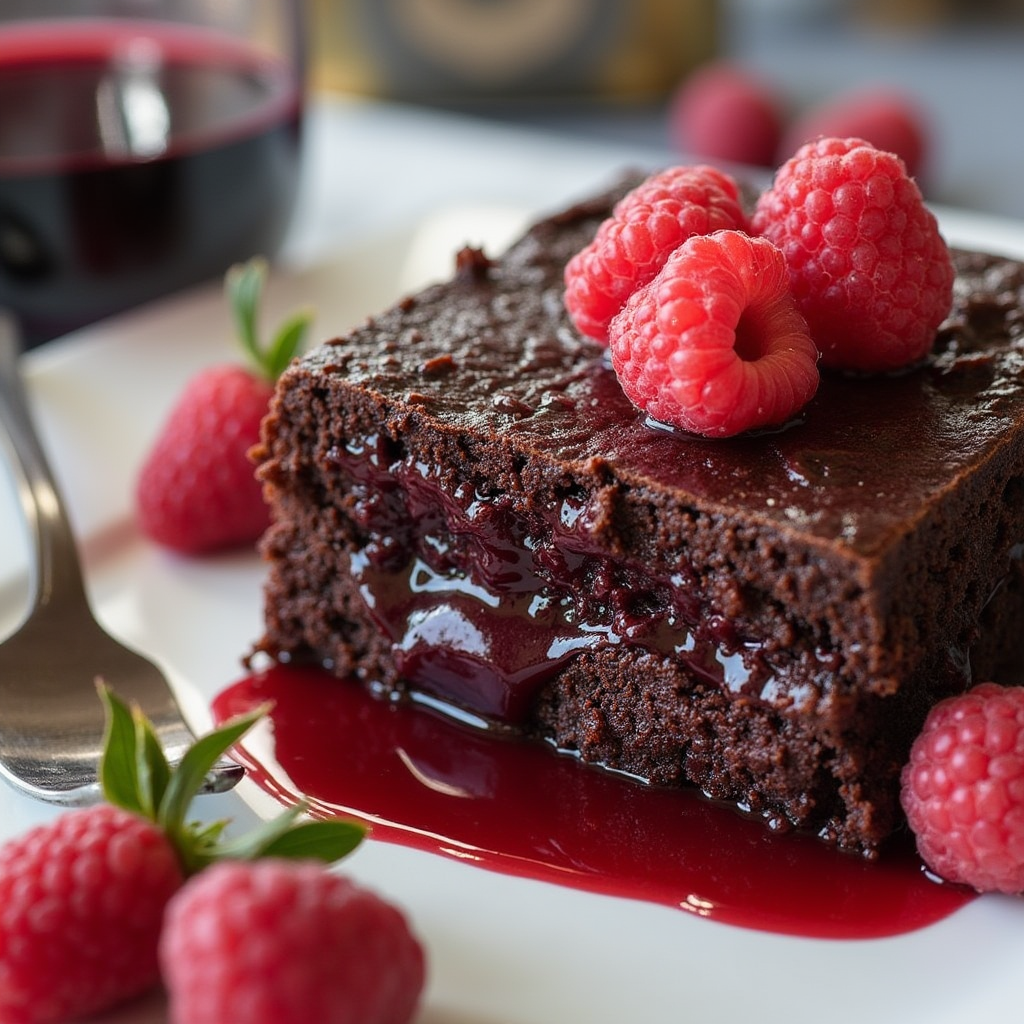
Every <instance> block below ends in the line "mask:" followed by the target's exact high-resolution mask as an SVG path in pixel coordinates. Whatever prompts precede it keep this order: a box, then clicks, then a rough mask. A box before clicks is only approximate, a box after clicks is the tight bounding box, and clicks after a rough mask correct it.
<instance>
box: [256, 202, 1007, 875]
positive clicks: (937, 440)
mask: <svg viewBox="0 0 1024 1024" xmlns="http://www.w3.org/2000/svg"><path fill="white" fill-rule="evenodd" d="M619 194H620V193H619V192H617V191H616V192H611V193H609V194H607V195H602V196H599V197H597V198H594V199H593V200H591V201H587V202H584V203H581V204H579V205H576V206H574V207H573V208H571V209H569V210H567V211H565V212H563V213H560V214H558V215H555V216H552V217H550V218H547V219H545V220H542V221H541V222H539V223H537V224H536V225H535V226H534V227H533V228H532V229H531V230H530V231H529V232H528V233H527V234H526V236H525V237H524V238H523V239H522V240H521V241H520V242H518V243H517V244H516V245H515V246H513V247H512V249H511V250H510V251H509V252H508V253H507V254H505V255H504V256H503V257H501V258H500V259H497V260H495V261H492V260H490V259H488V258H487V257H486V256H484V255H483V254H482V253H481V252H479V251H474V250H471V249H467V250H465V251H463V252H462V253H460V254H459V256H458V261H457V271H456V273H455V276H454V278H453V279H452V280H451V281H450V282H448V283H445V284H441V285H437V286H434V287H431V288H429V289H427V290H425V291H424V292H422V293H421V294H418V295H415V296H413V297H411V298H408V299H406V300H404V301H403V302H401V303H400V304H399V305H397V306H396V307H394V308H393V309H390V310H388V311H387V312H385V313H383V314H381V315H380V316H379V317H376V318H375V319H372V320H370V321H368V322H367V323H366V324H364V325H363V326H361V327H360V328H358V329H356V330H354V331H353V332H351V333H350V334H348V335H347V336H345V337H342V338H338V339H336V340H334V341H331V342H328V343H327V344H324V345H323V346H321V347H320V348H318V349H317V350H315V351H313V352H312V353H310V354H309V355H308V356H306V357H304V358H303V359H302V360H300V361H298V362H297V363H296V364H294V365H293V366H292V367H291V368H290V369H289V370H288V371H287V372H286V373H285V375H284V376H283V378H282V379H281V381H280V384H279V387H278V390H277V394H276V397H275V399H274V403H273V406H272V410H271V414H270V415H269V417H268V418H267V420H266V422H265V424H264V435H263V443H262V449H261V452H260V458H261V462H262V465H261V468H260V470H259V473H260V475H261V478H262V480H263V482H264V486H265V492H266V496H267V499H268V501H269V502H270V505H271V507H272V512H273V519H274V525H273V526H272V527H271V529H270V531H269V532H268V534H267V535H266V537H265V539H264V541H263V545H262V550H263V553H264V556H265V557H266V559H267V561H268V563H269V577H268V581H267V585H266V631H265V635H264V636H263V638H262V640H261V641H260V643H259V648H260V649H261V650H262V651H264V652H267V653H269V654H270V655H271V656H273V657H274V658H277V659H280V660H313V661H315V662H320V663H323V664H325V665H327V666H329V667H330V668H331V669H332V670H333V671H334V672H335V673H336V674H337V675H338V676H339V677H343V678H346V679H347V678H353V679H356V680H360V681H362V683H363V684H364V685H367V686H369V687H371V688H374V689H376V690H379V691H380V692H381V693H382V694H388V695H402V694H407V695H410V696H411V697H412V698H414V699H417V700H421V701H423V702H425V703H428V704H437V705H443V706H446V707H449V708H452V709H459V711H460V712H461V713H466V714H468V715H470V716H473V717H475V718H477V719H479V720H480V721H482V722H486V723H490V724H494V723H499V724H500V725H502V726H503V727H506V728H508V729H509V730H512V731H515V732H519V733H522V734H524V735H526V736H528V737H532V738H540V739H543V740H545V741H548V742H549V743H551V744H552V745H553V746H554V747H557V748H559V749H560V750H563V751H569V752H573V753H575V754H576V755H577V756H579V757H580V758H581V759H582V760H584V761H586V762H591V763H595V764H600V765H603V766H606V767H608V768H612V769H616V770H618V771H622V772H626V773H630V774H633V775H636V776H638V777H640V778H642V779H644V780H648V781H650V782H652V783H655V784H659V785H669V786H675V785H694V786H697V787H699V788H700V789H701V790H703V791H704V792H705V793H707V794H708V795H710V796H711V797H713V798H716V799H721V800H727V801H731V802H734V803H736V804H738V805H740V806H741V807H743V808H745V809H747V810H749V811H750V812H751V813H754V814H758V815H762V816H763V817H764V818H765V819H766V820H767V821H768V822H769V823H770V824H771V825H772V826H773V827H775V828H785V827H791V826H797V827H800V828H802V829H810V830H813V831H815V832H817V833H818V834H820V835H821V836H822V837H824V838H826V839H828V840H830V841H832V842H834V843H836V844H838V845H840V846H842V847H844V848H848V849H851V850H856V851H860V852H862V853H865V854H868V855H871V854H872V853H873V852H874V851H875V850H876V849H877V848H878V846H879V844H880V843H881V842H882V841H883V840H884V838H885V837H886V836H887V835H888V834H890V833H891V832H892V831H893V829H894V828H896V827H897V826H898V824H899V821H900V816H899V806H898V800H897V779H898V773H899V770H900V767H901V765H902V763H903V761H904V759H905V757H906V754H907V750H908V747H909V744H910V741H911V739H912V738H913V736H914V735H915V734H916V732H917V730H918V729H919V727H920V725H921V722H922V720H923V717H924V715H925V713H926V711H927V710H928V708H929V707H930V706H931V705H932V704H934V703H935V702H936V701H937V700H938V699H940V698H942V697H944V696H946V695H948V694H951V693H955V692H960V691H962V690H963V689H964V688H965V687H966V686H968V685H969V683H970V682H971V680H972V679H974V680H975V681H979V680H981V679H983V678H984V679H996V680H998V681H1006V680H1008V679H1009V678H1010V677H1011V675H1012V673H1013V672H1014V671H1015V668H1016V666H1015V662H1016V661H1017V660H1019V643H1018V638H1019V633H1020V630H1021V627H1022V625H1024V585H1022V568H1021V554H1022V550H1024V548H1022V545H1024V313H1022V300H1024V268H1022V266H1021V265H1019V264H1018V263H1016V262H1013V261H1011V260H1008V259H1003V258H998V257H995V256H987V255H980V254H972V253H967V252H957V253H956V254H955V262H956V266H957V272H958V278H957V284H956V292H955V304H954V309H953V311H952V313H951V315H950V317H949V318H948V320H947V322H946V323H945V324H944V325H943V327H942V328H941V330H940V332H939V335H938V337H937V338H936V343H935V348H934V353H933V356H932V358H931V359H930V360H929V362H928V363H927V364H926V365H924V366H922V367H918V368H916V369H914V370H912V371H909V372H905V373H902V374H899V375H894V376H884V377H878V378H871V379H864V378H860V379H855V378H851V377H844V376H840V375H829V374H826V375H825V376H824V379H823V382H822V385H821V387H820V389H819V391H818V394H817V395H816V397H815V398H814V400H813V401H812V403H811V404H810V405H809V406H808V407H807V408H806V409H805V410H804V412H803V413H802V415H801V418H800V420H799V422H797V423H794V424H792V425H790V426H789V427H788V428H786V429H784V430H779V431H776V432H771V433H763V434H760V435H754V436H741V437H737V438H733V439H728V440H706V439H702V438H699V437H691V436H679V435H676V434H672V433H669V432H666V431H664V430H659V429H656V428H655V427H653V426H652V425H650V424H647V423H645V422H643V420H642V418H641V417H640V416H639V415H638V414H637V412H636V411H635V410H634V408H633V407H632V406H631V405H630V404H629V402H628V401H627V400H626V398H625V397H624V395H623V393H622V391H621V389H620V388H619V385H618V383H617V381H616V378H615V375H614V373H613V372H612V370H611V369H610V368H609V364H608V361H607V357H606V353H605V352H604V350H603V349H602V348H601V347H599V346H598V345H596V344H594V343H592V342H590V341H588V340H586V339H584V338H582V337H581V336H580V335H579V334H577V332H576V331H575V330H574V328H573V327H572V325H571V324H570V322H569V320H568V318H567V316H566V314H565V311H564V309H563V303H562V268H563V266H564V264H565V262H566V261H567V259H568V258H569V257H570V256H571V255H572V254H573V253H574V252H576V251H577V250H579V249H580V248H581V247H582V246H583V245H584V244H585V243H586V242H587V241H588V240H589V239H590V238H591V236H592V235H593V233H594V232H595V230H596V228H597V226H598V224H599V223H600V221H601V220H602V219H603V218H604V217H605V216H607V215H608V213H609V212H610V209H611V206H612V204H613V203H614V201H615V199H616V198H618V196H619ZM339 685H345V684H344V683H342V682H339Z"/></svg>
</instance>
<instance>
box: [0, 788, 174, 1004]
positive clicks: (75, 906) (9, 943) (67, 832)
mask: <svg viewBox="0 0 1024 1024" xmlns="http://www.w3.org/2000/svg"><path fill="white" fill-rule="evenodd" d="M183 880H184V874H183V872H182V868H181V864H180V863H179V861H178V856H177V853H176V851H175V849H174V846H173V844H172V843H171V842H170V841H169V840H168V838H167V836H166V835H165V834H164V832H163V830H162V829H161V828H160V827H159V826H158V825H157V824H155V823H154V822H151V821H146V820H144V819H143V818H141V817H139V816H137V815H135V814H132V813H130V812H128V811H125V810H122V809H121V808H119V807H112V806H110V805H108V804H100V805H97V806H95V807H86V808H83V809H81V810H76V811H71V812H69V813H67V814H63V815H61V816H60V817H58V818H56V819H55V820H54V821H52V822H49V823H47V824H45V825H40V826H37V827H36V828H34V829H32V830H30V831H29V832H26V833H25V834H24V835H21V836H19V837H17V838H16V839H12V840H11V841H10V842H8V843H6V844H5V845H4V846H3V847H2V848H0V1021H8V1022H11V1024H48V1022H56V1021H64V1020H70V1019H71V1018H78V1017H84V1016H87V1015H89V1014H93V1013H96V1012H98V1011H100V1010H104V1009H106V1008H108V1007H110V1006H113V1005H115V1004H117V1003H120V1002H122V1001H123V1000H126V999H129V998H131V997H132V996H135V995H138V994H139V993H141V992H145V991H146V989H148V988H150V987H151V986H152V985H154V984H155V983H156V981H157V978H158V968H157V956H156V949H157V940H158V938H159V935H160V928H161V923H162V921H163V913H164V908H165V906H166V905H167V901H168V900H169V899H170V898H171V896H172V895H173V894H174V893H175V892H176V891H177V890H178V888H179V887H180V886H181V884H182V881H183Z"/></svg>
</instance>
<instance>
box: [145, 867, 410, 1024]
mask: <svg viewBox="0 0 1024 1024" xmlns="http://www.w3.org/2000/svg"><path fill="white" fill-rule="evenodd" d="M160 963H161V967H162V970H163V976H164V982H165V984H166V986H167V989H168V994H169V997H170V1019H171V1022H172V1024H225V1022H227V1021H245V1022H246V1024H313V1022H315V1024H406V1022H407V1021H409V1020H410V1019H411V1018H412V1016H413V1014H414V1012H415V1010H416V1007H417V1006H418V1004H419V1000H420V995H421V992H422V989H423V984H424V976H425V966H424V963H425V962H424V955H423V950H422V948H421V946H420V944H419V942H418V940H417V939H416V938H415V937H414V936H413V934H412V932H411V931H410V930H409V927H408V924H407V923H406V920H405V917H404V916H403V915H402V913H401V912H400V911H399V910H398V909H397V908H396V907H394V906H392V905H391V904H390V903H388V902H386V901H385V900H383V899H381V898H380V897H378V896H377V895H376V894H375V893H372V892H370V891H369V890H366V889H362V888H360V887H358V886H357V885H355V884H354V883H353V882H352V881H350V880H349V879H347V878H344V877H342V876H340V875H337V874H332V873H331V872H330V871H327V870H326V869H325V868H324V867H323V865H321V864H318V863H304V862H302V861H279V860H274V859H268V860H263V861H258V862H256V863H242V862H230V861H222V862H221V863H219V864H216V865H214V866H213V867H211V868H208V869H207V870H206V871H205V872H203V873H202V874H201V875H197V876H196V877H195V878H193V879H191V880H190V881H189V882H188V883H187V884H186V885H185V887H184V888H183V889H182V890H181V891H180V892H179V893H178V895H177V896H176V897H175V898H174V899H173V900H172V902H171V904H170V905H169V906H168V908H167V916H166V924H165V926H164V932H163V935H162V936H161V940H160Z"/></svg>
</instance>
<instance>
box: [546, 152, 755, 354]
mask: <svg viewBox="0 0 1024 1024" xmlns="http://www.w3.org/2000/svg"><path fill="white" fill-rule="evenodd" d="M725 228H734V229H737V230H740V231H743V230H746V229H747V217H746V214H745V213H744V212H743V209H742V207H741V205H740V199H739V189H738V187H737V185H736V182H735V181H734V180H733V179H732V178H731V177H729V175H727V174H725V173H723V172H722V171H719V170H717V169H716V168H714V167H704V166H693V167H690V166H685V167H671V168H669V169H667V170H665V171H662V172H660V173H659V174H654V175H652V176H651V177H650V178H648V179H647V180H646V181H644V182H643V183H642V184H641V185H638V186H637V187H636V188H635V189H633V190H632V191H631V192H629V193H627V194H626V195H625V196H623V198H622V199H621V200H620V201H619V202H618V204H617V205H616V207H615V209H614V211H613V212H612V216H611V217H609V218H608V220H606V221H605V222H604V223H603V224H602V225H601V227H600V228H599V229H598V231H597V235H596V236H595V238H594V240H593V241H592V242H591V243H590V245H588V246H586V248H584V249H582V250H581V251H580V252H578V253H577V254H576V255H575V256H573V258H572V259H571V260H569V262H568V264H567V265H566V268H565V305H566V308H567V309H568V311H569V315H570V316H571V317H572V319H573V323H575V325H576V327H577V329H578V330H579V331H580V332H581V333H582V334H586V335H587V336H588V337H591V338H594V339H595V340H597V341H601V342H607V340H608V324H609V322H610V321H611V319H612V317H613V316H615V314H616V313H618V312H619V310H620V309H622V307H623V306H624V305H625V303H626V300H627V299H628V298H629V296H630V295H632V294H633V292H634V291H636V289H637V288H639V287H641V286H642V285H645V284H646V283H647V282H648V281H650V280H651V279H652V278H653V277H654V276H655V274H657V273H658V271H659V270H661V268H662V266H664V263H665V260H666V259H668V256H669V254H670V253H671V252H672V251H673V250H674V249H676V248H677V247H678V246H680V245H681V244H682V243H683V242H685V241H686V239H687V238H690V237H691V236H693V235H705V234H710V233H712V232H713V231H718V230H721V229H725Z"/></svg>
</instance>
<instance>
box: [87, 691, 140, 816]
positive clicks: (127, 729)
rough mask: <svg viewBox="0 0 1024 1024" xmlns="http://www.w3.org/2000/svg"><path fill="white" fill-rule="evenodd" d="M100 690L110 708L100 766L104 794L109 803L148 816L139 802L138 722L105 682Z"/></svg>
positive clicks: (107, 709)
mask: <svg viewBox="0 0 1024 1024" xmlns="http://www.w3.org/2000/svg"><path fill="white" fill-rule="evenodd" d="M97 690H98V692H99V695H100V699H101V700H102V701H103V703H104V705H105V707H106V711H107V724H106V729H105V732H104V735H103V757H102V759H101V760H100V769H99V777H100V787H101V788H102V790H103V795H104V796H105V797H106V799H107V802H108V803H112V804H114V805H115V806H117V807H121V808H123V809H124V810H126V811H132V812H133V813H135V814H143V815H145V810H144V809H143V807H142V804H141V802H140V801H139V786H138V775H137V770H136V766H137V764H138V761H137V759H136V756H135V745H136V735H135V721H134V719H133V718H132V713H131V711H129V710H128V708H127V706H126V705H125V704H124V703H122V702H121V701H120V700H118V699H117V698H116V697H115V696H114V694H113V693H112V692H111V691H110V689H109V688H108V687H107V686H105V685H104V684H102V683H99V684H98V685H97Z"/></svg>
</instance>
